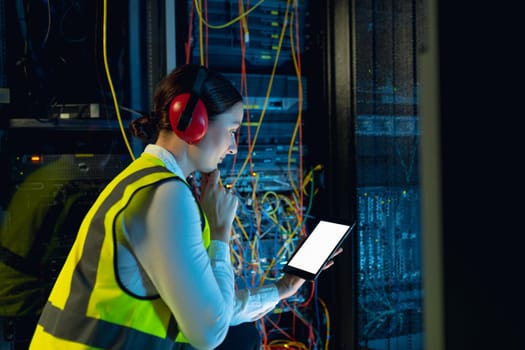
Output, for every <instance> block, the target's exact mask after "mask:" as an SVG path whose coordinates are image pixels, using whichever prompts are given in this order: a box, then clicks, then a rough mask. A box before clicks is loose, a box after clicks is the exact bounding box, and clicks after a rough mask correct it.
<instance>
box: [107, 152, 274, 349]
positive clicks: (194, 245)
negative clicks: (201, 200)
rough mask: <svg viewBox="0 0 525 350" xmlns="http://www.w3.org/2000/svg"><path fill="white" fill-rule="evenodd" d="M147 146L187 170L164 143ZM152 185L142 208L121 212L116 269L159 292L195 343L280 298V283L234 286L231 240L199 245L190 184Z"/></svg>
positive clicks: (208, 344)
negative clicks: (154, 188)
mask: <svg viewBox="0 0 525 350" xmlns="http://www.w3.org/2000/svg"><path fill="white" fill-rule="evenodd" d="M144 152H145V153H148V154H151V155H153V156H155V157H157V158H159V159H160V160H162V162H163V163H164V164H165V165H166V167H167V168H168V170H170V171H172V172H173V173H175V174H177V175H178V176H179V177H181V178H184V174H183V172H182V170H181V169H180V167H179V166H178V164H177V162H176V160H175V158H174V157H173V155H172V154H171V153H170V152H168V151H167V150H165V149H164V148H162V147H160V146H157V145H148V146H146V149H145V150H144ZM155 191H156V192H155V195H154V196H151V194H149V195H148V194H146V195H148V196H149V197H148V198H149V206H147V207H146V208H142V209H140V210H142V211H141V212H139V213H128V212H126V215H127V216H124V217H123V218H122V227H123V230H124V235H123V237H121V238H120V239H118V248H117V249H118V251H117V261H118V273H119V277H120V279H121V282H122V284H123V286H124V287H125V288H127V289H128V290H129V291H130V292H132V293H134V294H136V295H139V296H146V295H152V294H160V296H161V298H162V299H163V301H164V302H165V303H166V304H167V305H168V306H169V308H170V309H171V310H172V312H173V314H174V316H175V318H176V320H177V324H178V327H179V329H180V330H181V331H182V332H183V334H184V335H185V336H186V338H187V339H188V340H189V341H190V343H191V344H192V345H193V346H194V347H196V348H198V349H208V348H213V347H215V346H217V345H219V344H220V342H222V340H223V339H224V337H225V335H226V332H227V331H228V327H229V326H230V325H236V324H240V323H243V322H249V321H254V320H256V319H259V318H260V317H262V316H264V315H265V314H266V313H268V312H269V311H271V310H272V309H273V308H274V307H275V306H276V305H277V303H278V302H279V294H278V291H277V287H276V286H275V285H274V284H268V285H265V286H261V287H258V288H253V289H244V290H238V291H235V288H234V274H233V269H232V265H231V261H230V247H229V245H228V244H227V243H225V242H222V241H216V240H212V241H211V242H210V246H209V247H208V249H207V250H206V249H205V248H204V245H203V241H202V229H201V218H200V214H199V211H198V208H197V206H196V205H195V198H194V196H193V194H192V193H191V191H190V190H189V189H188V187H187V186H186V185H185V184H183V183H182V182H180V181H168V182H165V183H163V184H161V185H159V186H158V187H157V189H156V190H155ZM136 218H141V219H136ZM159 218H162V220H160V219H159ZM178 228H185V229H184V230H182V229H178Z"/></svg>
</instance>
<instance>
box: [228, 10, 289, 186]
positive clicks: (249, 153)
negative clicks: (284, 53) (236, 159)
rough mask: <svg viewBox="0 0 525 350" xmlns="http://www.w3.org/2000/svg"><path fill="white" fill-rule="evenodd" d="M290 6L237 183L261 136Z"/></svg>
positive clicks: (285, 15) (285, 16) (235, 180)
mask: <svg viewBox="0 0 525 350" xmlns="http://www.w3.org/2000/svg"><path fill="white" fill-rule="evenodd" d="M289 6H290V0H287V1H286V12H285V14H284V21H283V27H282V29H281V34H280V36H279V45H278V47H277V52H276V53H275V60H274V63H273V67H272V73H271V75H270V81H269V82H268V88H267V89H266V97H265V98H264V104H263V108H262V112H261V116H260V117H259V122H258V124H257V129H256V130H255V135H254V137H253V141H252V145H251V147H250V149H249V151H248V154H247V155H246V159H245V160H244V163H243V164H242V166H241V169H240V170H239V172H238V174H237V177H236V178H235V179H234V181H233V183H236V182H237V180H239V178H240V177H241V175H242V172H243V171H244V168H245V167H246V164H247V163H248V160H249V159H250V157H251V155H252V153H253V149H254V148H255V144H256V141H257V137H258V136H259V131H260V130H261V125H262V121H263V119H264V115H265V112H266V108H267V106H268V100H269V99H270V92H271V91H272V85H273V78H274V76H275V71H276V70H277V63H278V62H279V54H280V52H281V47H282V44H283V38H284V33H285V32H286V26H287V22H288V8H289Z"/></svg>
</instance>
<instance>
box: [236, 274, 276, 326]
mask: <svg viewBox="0 0 525 350" xmlns="http://www.w3.org/2000/svg"><path fill="white" fill-rule="evenodd" d="M279 300H280V299H279V293H278V291H277V287H276V286H275V284H273V283H272V284H268V285H264V286H260V287H255V288H246V289H240V290H237V291H236V292H235V300H234V312H233V318H232V321H231V325H232V326H235V325H238V324H240V323H244V322H251V321H256V320H258V319H260V318H261V317H263V316H264V315H266V314H267V313H269V312H270V311H272V310H273V309H274V308H275V306H276V305H277V303H278V302H279Z"/></svg>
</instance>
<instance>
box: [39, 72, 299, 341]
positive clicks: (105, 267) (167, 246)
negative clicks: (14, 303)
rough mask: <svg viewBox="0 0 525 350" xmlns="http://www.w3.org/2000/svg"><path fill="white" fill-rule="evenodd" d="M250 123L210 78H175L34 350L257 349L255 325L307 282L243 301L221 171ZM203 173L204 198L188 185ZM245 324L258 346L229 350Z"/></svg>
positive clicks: (94, 212) (86, 238)
mask: <svg viewBox="0 0 525 350" xmlns="http://www.w3.org/2000/svg"><path fill="white" fill-rule="evenodd" d="M242 117H243V105H242V97H241V95H240V94H239V92H238V91H237V90H236V89H235V88H234V86H233V85H232V84H231V83H230V82H229V81H228V80H227V79H225V78H224V77H223V76H221V75H220V74H218V73H216V72H213V71H211V70H208V69H206V68H204V67H201V66H196V65H184V66H181V67H178V68H177V69H175V70H174V71H173V72H171V73H170V74H169V75H167V76H166V77H165V78H164V79H163V80H162V81H161V82H160V83H159V85H158V86H157V90H156V92H155V97H154V105H153V112H152V113H151V115H149V116H144V117H142V118H139V119H137V120H135V121H133V122H132V131H133V133H134V135H135V136H139V137H142V138H147V137H148V136H153V137H154V138H155V143H154V144H148V145H147V146H146V148H145V150H144V152H143V154H142V155H141V156H140V157H139V158H137V159H136V160H134V161H133V162H132V163H131V164H130V165H129V166H128V167H127V168H126V169H125V170H123V171H122V172H121V173H120V174H119V175H118V176H116V178H115V179H114V180H113V181H112V182H111V183H110V184H109V185H108V186H107V187H106V188H105V189H104V190H103V192H102V193H101V195H100V196H99V198H98V199H97V201H96V202H95V203H94V205H93V207H92V208H91V209H90V211H89V212H88V213H87V215H86V217H85V219H84V221H83V223H82V225H81V227H80V229H79V232H78V236H77V240H76V242H75V244H74V246H73V248H72V250H71V252H70V254H69V256H68V258H67V261H66V263H65V264H64V267H63V269H62V271H61V273H60V275H59V277H58V279H57V281H56V283H55V285H54V288H53V291H52V292H51V294H50V296H49V299H48V302H47V304H46V306H45V308H44V311H43V313H42V316H41V317H40V320H39V324H38V326H37V328H36V330H35V333H34V335H33V338H32V342H31V347H30V349H35V350H36V349H38V350H41V349H54V350H56V349H67V350H74V349H92V348H97V349H148V350H154V349H214V348H217V347H218V346H219V345H220V344H221V343H222V344H223V345H222V346H223V347H224V348H227V349H230V350H231V349H235V348H238V349H243V350H247V349H258V348H259V345H258V342H259V340H258V339H257V336H258V334H257V332H256V329H254V328H253V323H250V322H251V321H254V320H256V319H258V318H260V317H262V316H263V315H264V314H266V313H267V312H269V311H270V310H272V309H273V308H274V307H275V306H276V304H277V303H278V302H279V300H280V299H283V298H287V297H290V296H292V295H293V294H295V293H296V292H297V290H298V289H299V288H300V287H301V285H302V284H303V283H304V280H302V279H300V278H298V277H294V276H291V275H284V276H283V278H282V279H280V280H279V281H278V282H276V283H275V284H271V285H265V286H261V287H259V288H254V289H250V290H241V291H235V287H234V274H233V270H232V266H231V262H230V247H229V241H230V232H231V226H232V223H233V220H234V217H235V212H236V209H237V205H238V203H237V197H236V196H235V195H234V193H233V192H232V191H230V190H227V189H225V188H224V187H223V186H222V185H221V183H220V180H219V177H220V174H219V170H217V165H218V164H219V163H220V162H221V161H222V160H223V158H224V157H226V156H227V155H230V154H235V153H236V152H237V146H236V143H235V133H236V132H237V130H238V129H239V127H240V125H241V121H242ZM197 172H198V173H199V174H200V194H196V193H194V191H192V187H191V186H190V185H189V183H188V182H187V180H186V179H188V178H189V177H190V176H192V175H193V174H195V173H197ZM237 325H240V327H245V326H251V327H252V334H255V335H256V337H255V339H249V340H248V341H247V343H244V344H235V345H232V344H233V343H235V342H236V341H237V340H238V339H239V338H237V337H236V336H235V331H236V330H238V328H237V327H239V326H237ZM233 326H237V327H233ZM229 331H230V335H228V336H227V334H228V332H229ZM254 331H255V332H254ZM239 333H242V334H243V335H246V334H249V333H246V332H245V330H244V329H243V331H242V332H237V334H239ZM250 342H251V344H250ZM226 344H227V345H226ZM235 346H236V347H235Z"/></svg>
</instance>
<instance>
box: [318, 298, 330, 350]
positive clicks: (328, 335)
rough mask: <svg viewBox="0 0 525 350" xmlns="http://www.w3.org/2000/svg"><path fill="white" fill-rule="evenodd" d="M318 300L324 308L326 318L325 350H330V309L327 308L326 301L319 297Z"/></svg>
mask: <svg viewBox="0 0 525 350" xmlns="http://www.w3.org/2000/svg"><path fill="white" fill-rule="evenodd" d="M317 300H319V303H320V304H321V306H322V307H323V310H324V313H325V316H326V342H325V343H324V348H325V350H328V344H329V342H330V314H329V313H328V307H327V306H326V303H325V302H324V300H323V299H321V298H320V297H317Z"/></svg>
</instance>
